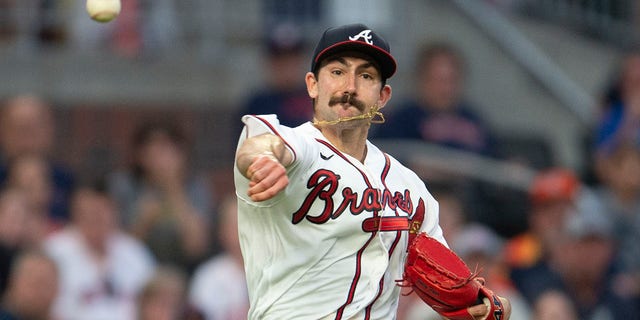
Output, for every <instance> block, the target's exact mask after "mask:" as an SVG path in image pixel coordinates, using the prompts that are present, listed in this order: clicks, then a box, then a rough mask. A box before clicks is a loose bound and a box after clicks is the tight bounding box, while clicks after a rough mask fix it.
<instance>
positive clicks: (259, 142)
mask: <svg viewBox="0 0 640 320" xmlns="http://www.w3.org/2000/svg"><path fill="white" fill-rule="evenodd" d="M259 156H266V157H271V158H273V159H275V160H277V161H278V162H279V163H280V164H282V165H283V166H285V167H286V166H288V165H289V164H291V162H292V161H293V157H292V155H291V153H290V152H289V151H288V150H287V148H286V146H285V144H284V142H283V141H282V139H280V138H279V137H278V136H275V135H273V134H263V135H259V136H255V137H251V138H248V139H247V140H245V141H244V142H243V143H242V145H241V146H240V148H239V149H238V152H237V153H236V166H237V167H238V170H239V171H240V172H241V173H242V175H243V176H245V177H246V178H249V175H248V173H247V170H248V168H249V166H250V165H251V164H252V163H253V161H254V160H255V159H256V158H257V157H259Z"/></svg>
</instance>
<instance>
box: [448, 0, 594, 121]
mask: <svg viewBox="0 0 640 320" xmlns="http://www.w3.org/2000/svg"><path fill="white" fill-rule="evenodd" d="M452 3H454V4H455V5H456V6H457V7H458V8H459V9H460V10H461V11H462V12H464V13H465V14H466V15H467V16H468V17H469V18H470V19H471V20H472V21H474V22H475V23H476V24H477V25H479V26H480V28H482V30H484V32H486V34H487V35H488V36H490V37H491V38H492V39H493V40H494V41H495V42H496V43H498V45H499V46H500V47H501V48H502V49H503V50H505V51H506V52H508V53H509V54H510V55H511V56H512V57H513V59H514V60H516V61H517V62H518V63H519V64H520V65H521V66H522V67H523V68H524V69H525V70H527V72H528V73H529V74H531V75H532V76H533V77H534V78H535V79H536V80H538V81H539V82H540V83H541V84H542V86H544V87H545V88H546V89H547V90H548V91H549V92H550V93H551V94H553V95H554V96H555V97H556V98H557V99H558V100H559V101H560V102H561V103H562V105H564V106H565V107H567V108H568V109H569V110H570V111H572V112H573V113H574V114H575V115H576V116H577V117H578V118H579V119H580V120H581V121H582V123H584V124H589V123H591V118H592V115H593V112H592V111H591V109H590V108H591V106H593V105H595V99H594V97H592V96H591V94H589V93H588V92H587V91H586V90H585V89H584V88H582V87H580V86H579V85H578V84H577V83H576V82H575V81H574V80H573V79H571V78H570V77H569V76H568V75H567V74H566V73H565V72H563V71H562V69H561V68H559V67H558V66H557V65H556V64H555V63H554V62H553V61H552V60H551V59H549V57H548V56H547V55H546V54H545V53H544V52H542V50H540V49H539V48H538V47H537V46H536V45H535V44H534V43H533V42H532V41H530V40H529V39H528V38H527V37H526V36H525V35H523V34H521V33H520V32H519V31H518V29H517V28H515V27H513V26H512V25H511V23H510V22H509V21H508V20H507V19H505V18H504V17H503V16H502V15H501V14H500V13H499V12H498V10H496V9H495V8H494V7H491V6H489V5H488V4H486V3H484V2H482V1H467V0H452Z"/></svg>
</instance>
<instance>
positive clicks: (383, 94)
mask: <svg viewBox="0 0 640 320" xmlns="http://www.w3.org/2000/svg"><path fill="white" fill-rule="evenodd" d="M391 91H392V90H391V86H390V85H388V84H385V85H384V87H382V89H381V90H380V97H379V98H378V109H382V108H384V106H385V105H386V104H387V102H389V100H390V99H391Z"/></svg>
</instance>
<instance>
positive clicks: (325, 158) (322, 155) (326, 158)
mask: <svg viewBox="0 0 640 320" xmlns="http://www.w3.org/2000/svg"><path fill="white" fill-rule="evenodd" d="M333 156H335V154H331V155H329V156H325V155H324V154H322V152H320V158H322V160H329V159H331V158H333Z"/></svg>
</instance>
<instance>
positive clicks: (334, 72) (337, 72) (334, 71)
mask: <svg viewBox="0 0 640 320" xmlns="http://www.w3.org/2000/svg"><path fill="white" fill-rule="evenodd" d="M331 73H332V74H335V75H337V76H339V75H341V74H343V73H344V72H342V70H340V69H334V70H332V71H331Z"/></svg>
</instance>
